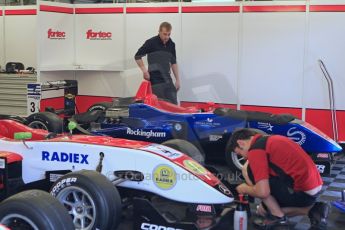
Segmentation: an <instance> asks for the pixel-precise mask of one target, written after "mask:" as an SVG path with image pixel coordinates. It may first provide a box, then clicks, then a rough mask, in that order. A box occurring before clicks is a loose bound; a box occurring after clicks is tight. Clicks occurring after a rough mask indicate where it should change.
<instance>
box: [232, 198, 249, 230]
mask: <svg viewBox="0 0 345 230" xmlns="http://www.w3.org/2000/svg"><path fill="white" fill-rule="evenodd" d="M247 205H248V200H246V199H244V197H243V194H239V201H237V206H236V209H235V214H234V230H247V226H248V214H247V208H246V206H247Z"/></svg>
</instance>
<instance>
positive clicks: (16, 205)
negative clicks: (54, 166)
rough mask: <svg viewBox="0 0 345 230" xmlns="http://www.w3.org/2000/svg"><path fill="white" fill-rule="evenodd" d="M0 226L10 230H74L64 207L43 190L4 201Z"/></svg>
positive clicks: (1, 208) (18, 195)
mask: <svg viewBox="0 0 345 230" xmlns="http://www.w3.org/2000/svg"><path fill="white" fill-rule="evenodd" d="M0 224H2V225H5V226H6V227H8V228H9V229H33V230H39V229H44V230H54V229H66V230H74V225H73V222H72V219H71V217H70V215H68V213H67V212H66V209H65V208H64V207H63V205H61V204H60V202H59V201H58V200H57V199H55V198H54V197H52V196H51V195H50V194H49V193H47V192H44V191H41V190H27V191H25V192H21V193H18V194H16V195H14V196H11V197H9V198H8V199H6V200H4V201H3V202H2V203H1V204H0Z"/></svg>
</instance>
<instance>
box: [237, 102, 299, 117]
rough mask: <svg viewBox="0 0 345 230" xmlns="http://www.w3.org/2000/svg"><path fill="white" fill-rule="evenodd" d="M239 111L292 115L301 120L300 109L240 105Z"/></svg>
mask: <svg viewBox="0 0 345 230" xmlns="http://www.w3.org/2000/svg"><path fill="white" fill-rule="evenodd" d="M240 109H241V110H247V111H258V112H265V113H273V114H281V113H289V114H292V115H294V116H295V117H297V118H299V119H301V118H302V109H300V108H285V107H271V106H254V105H241V106H240Z"/></svg>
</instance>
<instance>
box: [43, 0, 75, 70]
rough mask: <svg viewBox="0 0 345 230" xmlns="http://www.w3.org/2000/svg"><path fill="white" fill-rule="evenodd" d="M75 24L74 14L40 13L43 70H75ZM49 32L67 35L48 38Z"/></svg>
mask: <svg viewBox="0 0 345 230" xmlns="http://www.w3.org/2000/svg"><path fill="white" fill-rule="evenodd" d="M70 7H72V5H71V6H70ZM73 24H74V19H73V14H66V13H55V12H40V14H39V34H38V41H39V44H40V66H41V69H42V70H51V69H53V70H54V69H62V70H66V69H73V68H74V67H73V66H74V64H75V62H74V25H73ZM48 31H51V32H60V33H65V37H59V36H48V33H49V32H48Z"/></svg>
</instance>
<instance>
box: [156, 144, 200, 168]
mask: <svg viewBox="0 0 345 230" xmlns="http://www.w3.org/2000/svg"><path fill="white" fill-rule="evenodd" d="M162 145H165V146H168V147H170V148H173V149H176V150H178V151H180V152H182V153H184V154H186V155H188V156H189V157H191V158H192V159H193V160H195V161H196V162H198V163H199V164H204V162H205V155H203V154H202V153H201V152H200V151H199V149H198V148H197V147H195V145H193V144H192V143H190V142H188V141H185V140H182V139H173V140H168V141H165V142H163V143H162Z"/></svg>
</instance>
